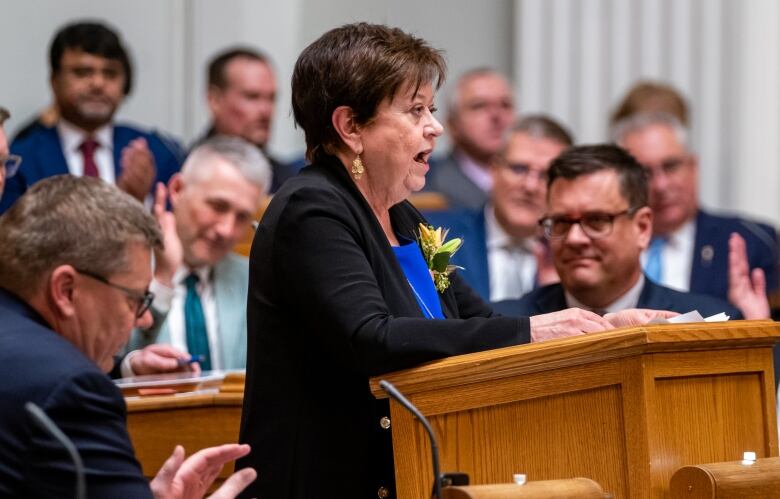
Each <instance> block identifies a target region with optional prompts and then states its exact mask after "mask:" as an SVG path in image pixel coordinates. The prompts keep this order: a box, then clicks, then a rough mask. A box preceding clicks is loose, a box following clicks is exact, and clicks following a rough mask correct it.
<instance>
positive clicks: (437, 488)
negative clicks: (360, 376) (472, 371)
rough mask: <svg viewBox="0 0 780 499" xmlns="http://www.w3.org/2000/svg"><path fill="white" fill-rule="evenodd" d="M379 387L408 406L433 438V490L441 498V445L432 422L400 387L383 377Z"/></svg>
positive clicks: (438, 498) (437, 498)
mask: <svg viewBox="0 0 780 499" xmlns="http://www.w3.org/2000/svg"><path fill="white" fill-rule="evenodd" d="M379 387H380V388H381V389H382V390H384V391H385V393H387V394H388V395H390V397H391V398H392V399H393V400H395V401H396V402H398V403H399V404H401V405H402V406H404V407H406V409H407V410H409V412H411V413H412V414H414V416H415V417H416V418H417V419H418V420H420V423H422V425H423V427H424V428H425V431H426V432H428V437H429V438H430V439H431V455H432V456H433V491H434V495H435V496H436V499H441V482H442V476H441V473H440V472H439V446H438V444H437V443H436V437H435V435H434V434H433V429H431V425H430V423H428V420H427V419H426V418H425V416H423V415H422V413H421V412H420V411H419V410H418V409H417V408H416V407H415V406H414V405H413V404H412V403H411V402H409V401H408V400H407V399H406V397H404V396H403V395H402V394H401V392H399V391H398V389H397V388H396V387H394V386H393V384H392V383H390V382H389V381H387V380H384V379H383V380H381V381H380V382H379Z"/></svg>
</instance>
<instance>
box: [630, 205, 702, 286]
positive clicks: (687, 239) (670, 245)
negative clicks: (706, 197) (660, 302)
mask: <svg viewBox="0 0 780 499" xmlns="http://www.w3.org/2000/svg"><path fill="white" fill-rule="evenodd" d="M695 244H696V222H695V221H694V220H690V221H688V222H686V223H685V224H684V225H683V226H682V227H680V228H679V229H677V231H676V232H674V233H673V234H671V235H670V236H668V237H667V239H666V243H665V244H664V246H663V249H662V250H661V269H662V270H661V282H660V283H659V284H663V285H664V286H667V287H669V288H673V289H676V290H678V291H689V290H690V287H691V267H692V265H693V249H694V245H695ZM646 262H647V251H644V252H643V253H642V267H643V268H644V266H645V263H646Z"/></svg>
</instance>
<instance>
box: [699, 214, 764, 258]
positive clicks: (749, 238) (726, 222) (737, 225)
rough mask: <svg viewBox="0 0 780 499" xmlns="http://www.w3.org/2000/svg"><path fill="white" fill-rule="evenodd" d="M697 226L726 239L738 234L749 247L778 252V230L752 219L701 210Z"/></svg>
mask: <svg viewBox="0 0 780 499" xmlns="http://www.w3.org/2000/svg"><path fill="white" fill-rule="evenodd" d="M697 225H698V226H699V227H701V228H703V229H704V230H707V231H709V232H717V233H719V234H721V235H722V236H723V237H724V238H726V239H727V238H728V236H729V235H730V234H731V233H732V232H736V233H738V234H740V235H741V236H742V237H743V238H745V241H746V242H747V244H748V246H749V247H752V246H754V245H758V246H759V247H760V246H764V247H766V248H768V249H770V250H771V251H777V245H778V242H777V230H776V229H775V228H774V227H772V226H771V225H769V224H767V223H764V222H760V221H758V220H755V219H752V218H748V217H744V216H738V215H735V214H730V213H717V214H716V213H712V212H709V211H704V210H700V211H699V213H698V216H697Z"/></svg>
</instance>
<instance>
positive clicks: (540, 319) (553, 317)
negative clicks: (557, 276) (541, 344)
mask: <svg viewBox="0 0 780 499" xmlns="http://www.w3.org/2000/svg"><path fill="white" fill-rule="evenodd" d="M613 328H614V326H613V325H612V324H611V323H609V322H608V321H607V320H605V319H604V318H603V317H601V316H599V315H598V314H594V313H593V312H589V311H587V310H582V309H581V308H568V309H566V310H561V311H560V312H553V313H551V314H543V315H534V316H532V317H531V341H544V340H552V339H555V338H564V337H566V336H577V335H580V334H585V333H596V332H599V331H606V330H609V329H613Z"/></svg>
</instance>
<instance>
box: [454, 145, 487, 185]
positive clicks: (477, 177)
mask: <svg viewBox="0 0 780 499" xmlns="http://www.w3.org/2000/svg"><path fill="white" fill-rule="evenodd" d="M454 155H455V161H456V163H457V164H458V166H459V167H460V169H461V171H462V172H463V174H464V175H465V176H466V177H468V178H469V180H471V181H472V182H474V184H476V186H477V187H479V188H480V189H482V190H483V191H485V192H490V190H491V189H492V188H493V176H492V175H491V174H490V169H488V168H485V167H483V166H482V165H480V164H479V163H477V162H476V161H474V159H473V158H472V157H471V156H469V155H468V154H466V153H464V152H463V151H455V154H454Z"/></svg>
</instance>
